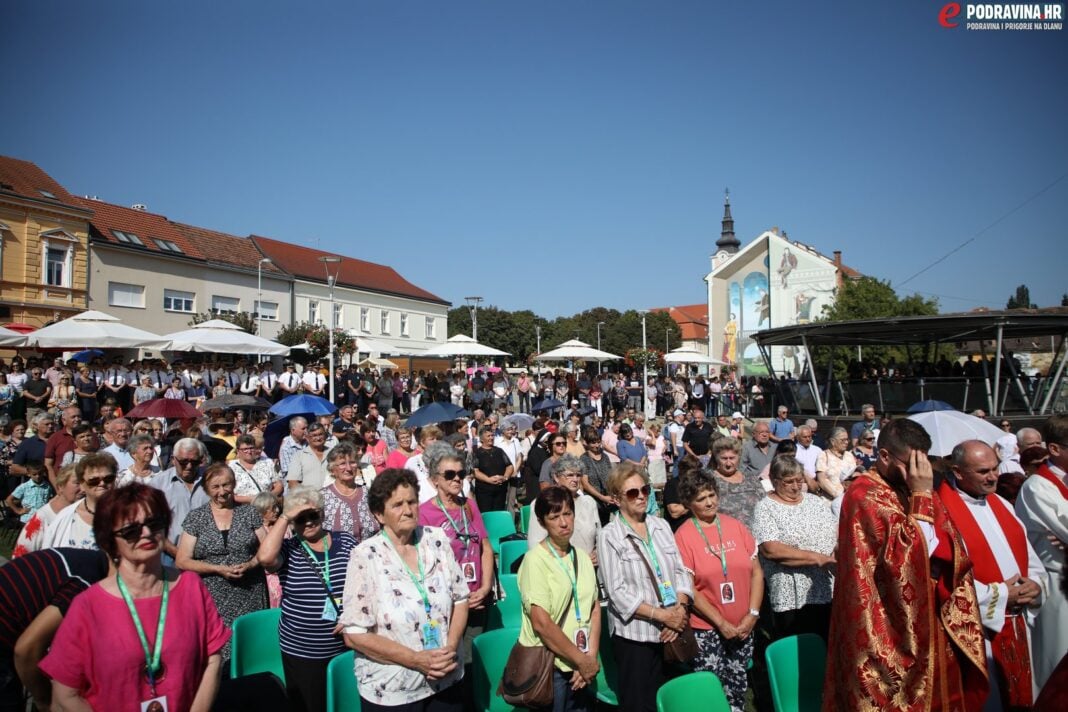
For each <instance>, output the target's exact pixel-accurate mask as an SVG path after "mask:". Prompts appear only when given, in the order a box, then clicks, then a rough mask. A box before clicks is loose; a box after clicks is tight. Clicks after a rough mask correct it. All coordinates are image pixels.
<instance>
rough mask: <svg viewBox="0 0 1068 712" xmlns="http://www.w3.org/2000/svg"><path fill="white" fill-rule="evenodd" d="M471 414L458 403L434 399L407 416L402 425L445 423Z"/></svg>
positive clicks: (412, 426)
mask: <svg viewBox="0 0 1068 712" xmlns="http://www.w3.org/2000/svg"><path fill="white" fill-rule="evenodd" d="M470 415H471V414H470V413H469V412H467V411H466V410H464V409H463V408H461V407H460V406H458V405H453V404H452V403H443V402H441V401H435V402H433V403H428V404H427V405H424V406H423V407H422V408H420V409H419V410H417V411H415V412H414V413H412V414H411V415H409V416H408V420H407V421H405V423H404V425H405V426H406V427H409V428H421V427H423V426H424V425H431V424H434V423H447V422H449V421H451V420H456V419H457V418H466V417H468V416H470Z"/></svg>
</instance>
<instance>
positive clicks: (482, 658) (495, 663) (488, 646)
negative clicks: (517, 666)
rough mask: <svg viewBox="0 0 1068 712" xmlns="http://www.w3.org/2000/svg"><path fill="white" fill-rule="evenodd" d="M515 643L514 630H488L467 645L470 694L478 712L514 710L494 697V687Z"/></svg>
mask: <svg viewBox="0 0 1068 712" xmlns="http://www.w3.org/2000/svg"><path fill="white" fill-rule="evenodd" d="M518 639H519V630H518V629H516V628H502V629H500V630H490V631H486V632H485V633H483V634H481V635H480V636H478V637H477V638H475V640H474V641H473V643H472V645H471V671H472V676H473V677H474V681H473V683H472V686H471V687H472V690H473V693H472V694H473V695H474V699H475V709H476V710H478V712H512V710H515V709H518V708H517V707H513V706H512V705H510V704H508V703H507V702H505V701H504V698H503V697H498V696H497V683H499V682H500V680H501V677H502V676H503V675H504V666H505V664H506V663H507V662H508V655H509V654H510V653H511V652H512V646H513V645H515V642H516V640H518Z"/></svg>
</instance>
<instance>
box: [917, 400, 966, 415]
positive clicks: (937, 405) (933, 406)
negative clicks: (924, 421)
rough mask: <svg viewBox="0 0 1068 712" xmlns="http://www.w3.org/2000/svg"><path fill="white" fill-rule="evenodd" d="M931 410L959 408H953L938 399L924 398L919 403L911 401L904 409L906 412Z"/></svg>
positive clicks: (926, 411) (927, 411)
mask: <svg viewBox="0 0 1068 712" xmlns="http://www.w3.org/2000/svg"><path fill="white" fill-rule="evenodd" d="M933 410H960V408H954V407H953V406H951V405H950V404H949V403H946V402H945V401H940V400H924V401H920V402H919V403H913V404H912V405H910V406H909V409H908V410H907V411H906V412H908V413H930V412H931V411H933Z"/></svg>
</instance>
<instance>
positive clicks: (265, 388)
mask: <svg viewBox="0 0 1068 712" xmlns="http://www.w3.org/2000/svg"><path fill="white" fill-rule="evenodd" d="M277 390H278V374H277V373H275V372H274V369H272V368H271V362H270V361H263V362H262V363H260V397H261V398H264V399H266V400H268V401H270V402H271V403H274V401H275V396H276V395H277Z"/></svg>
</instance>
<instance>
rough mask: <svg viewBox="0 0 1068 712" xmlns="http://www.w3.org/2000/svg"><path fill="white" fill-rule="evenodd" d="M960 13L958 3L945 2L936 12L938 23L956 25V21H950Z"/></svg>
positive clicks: (945, 25)
mask: <svg viewBox="0 0 1068 712" xmlns="http://www.w3.org/2000/svg"><path fill="white" fill-rule="evenodd" d="M959 14H960V3H959V2H951V3H946V6H945V7H943V8H942V10H941V11H940V12H939V13H938V24H940V25H942V27H956V26H957V25H958V24H960V23H957V22H950V20H952V19H953V18H954V17H956V16H957V15H959Z"/></svg>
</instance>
